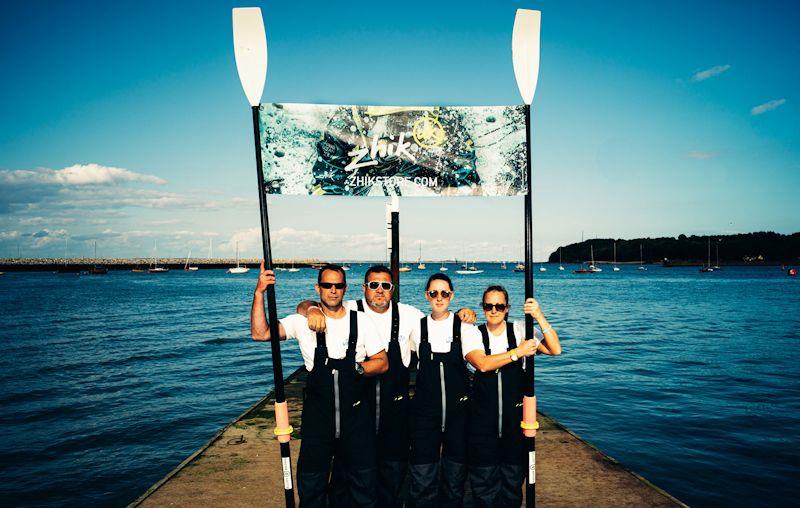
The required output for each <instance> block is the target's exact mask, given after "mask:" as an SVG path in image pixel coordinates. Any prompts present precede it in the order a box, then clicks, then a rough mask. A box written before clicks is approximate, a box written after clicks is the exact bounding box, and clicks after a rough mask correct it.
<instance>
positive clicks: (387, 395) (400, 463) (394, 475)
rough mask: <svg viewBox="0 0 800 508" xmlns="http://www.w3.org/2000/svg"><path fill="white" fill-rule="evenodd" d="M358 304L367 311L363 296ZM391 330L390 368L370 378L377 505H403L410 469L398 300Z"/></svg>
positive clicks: (407, 405) (405, 390)
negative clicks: (402, 495)
mask: <svg viewBox="0 0 800 508" xmlns="http://www.w3.org/2000/svg"><path fill="white" fill-rule="evenodd" d="M356 306H357V307H358V310H359V311H362V312H363V311H364V300H358V301H357V302H356ZM390 312H391V330H390V339H389V347H388V348H387V351H386V353H387V356H388V358H389V370H387V371H386V372H385V373H384V374H382V375H380V376H377V377H373V378H367V379H368V383H369V392H368V393H369V401H370V409H371V410H372V417H373V423H374V430H375V435H376V450H377V461H378V505H379V506H381V507H399V506H402V500H401V499H400V493H401V492H400V491H401V489H402V487H403V482H404V481H405V477H406V474H407V472H408V446H409V445H408V439H409V430H408V423H409V418H408V412H409V411H408V409H409V397H408V383H409V374H408V367H406V366H405V364H404V363H403V356H402V353H401V352H400V341H399V334H400V312H399V309H398V308H397V304H396V303H392V306H391V310H390Z"/></svg>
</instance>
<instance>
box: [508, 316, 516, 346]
mask: <svg viewBox="0 0 800 508" xmlns="http://www.w3.org/2000/svg"><path fill="white" fill-rule="evenodd" d="M506 337H508V350H509V351H511V350H512V349H514V348H515V347H517V337H516V335H514V323H512V322H510V321H506Z"/></svg>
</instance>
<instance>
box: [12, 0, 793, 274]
mask: <svg viewBox="0 0 800 508" xmlns="http://www.w3.org/2000/svg"><path fill="white" fill-rule="evenodd" d="M253 5H257V6H260V7H261V8H262V11H263V13H264V20H265V25H266V31H267V39H268V45H269V69H268V73H267V83H266V87H265V92H264V96H263V100H264V101H265V102H315V103H316V102H319V103H333V104H352V103H356V104H387V105H388V104H399V105H412V104H425V105H430V104H435V105H483V104H517V103H519V102H520V99H519V95H518V91H517V88H516V85H515V82H514V74H513V69H512V64H511V50H510V40H511V28H512V25H513V20H514V12H515V9H517V8H520V7H524V8H536V9H539V10H541V11H542V56H541V70H540V76H539V86H538V88H537V92H536V97H535V99H534V102H533V124H532V125H533V136H532V143H533V145H532V146H533V167H534V195H533V198H534V219H535V222H534V229H535V233H534V234H535V238H534V241H535V258H537V259H542V258H544V257H545V256H546V255H547V254H548V253H549V252H551V251H552V250H553V249H554V248H555V247H557V246H558V245H561V244H567V243H571V242H574V241H578V240H580V237H581V234H583V235H584V236H585V237H586V238H591V237H619V238H630V237H639V236H677V235H678V234H680V233H687V234H691V233H695V234H707V233H710V234H724V233H733V232H746V231H754V230H775V231H779V232H783V233H789V232H794V231H798V230H800V227H799V226H800V224H798V222H800V219H798V217H800V205H798V200H797V199H796V194H797V189H798V188H800V122H798V97H797V95H796V93H797V90H800V69H798V67H797V65H795V63H794V62H797V61H800V35H798V33H799V32H798V31H797V29H796V27H797V26H798V25H799V24H800V8H798V6H797V5H796V4H794V3H792V2H785V3H784V2H755V1H753V2H684V3H680V2H679V3H673V4H669V7H666V6H665V4H651V3H648V2H634V1H630V2H569V1H557V2H556V1H542V2H503V1H496V2H463V1H462V2H436V3H432V2H418V1H405V2H401V3H385V4H381V5H382V6H377V5H376V3H374V2H363V1H353V2H338V3H336V4H334V3H329V2H252V3H241V2H223V1H214V2H142V1H139V2H80V3H66V2H35V1H26V2H16V3H9V4H6V5H5V7H4V15H3V17H2V18H0V48H2V49H0V69H2V74H3V79H2V80H0V118H2V121H1V122H0V257H5V256H16V253H17V247H18V246H19V247H20V250H21V251H22V255H23V256H48V255H63V250H64V238H65V237H68V238H69V251H70V252H69V255H70V256H78V255H86V254H90V253H91V250H92V245H93V244H94V242H95V241H97V242H98V251H99V254H100V255H105V256H120V257H128V256H139V255H141V256H147V255H151V254H152V252H153V245H154V243H155V242H156V241H158V245H159V254H160V255H163V256H175V257H181V256H185V255H186V253H187V251H188V250H189V249H190V248H191V249H192V252H193V254H196V255H201V256H205V255H206V254H207V252H208V244H209V239H211V242H212V243H213V245H214V253H215V255H232V253H233V250H234V245H235V243H236V241H239V243H240V245H241V250H242V254H243V255H246V256H256V255H258V252H259V250H260V248H259V237H258V234H259V233H258V231H259V230H258V204H257V194H256V186H255V166H254V160H253V148H252V134H251V132H252V131H251V125H250V121H251V119H250V112H249V110H248V105H247V102H246V99H245V97H244V93H243V92H242V90H241V86H240V85H239V81H238V77H237V74H236V68H235V63H234V59H233V50H232V42H231V11H230V9H231V8H232V7H236V6H253ZM383 206H384V200H382V199H379V198H370V199H360V200H356V199H343V198H316V199H312V198H297V197H275V198H270V214H271V227H272V231H273V233H274V235H273V236H274V244H273V252H274V254H275V255H277V256H278V257H288V256H298V257H326V258H328V259H360V258H369V259H376V258H382V257H383V255H384V243H385V234H384V230H383V228H384V212H383ZM521 212H522V200H521V198H502V199H488V198H476V199H469V198H451V199H423V198H417V199H414V198H405V199H403V200H402V203H401V213H402V229H401V230H402V238H403V257H404V258H416V256H417V249H418V244H419V243H418V242H420V241H421V242H422V246H423V255H424V256H425V257H428V258H434V259H438V258H443V257H444V258H453V257H461V256H462V253H463V252H465V251H466V252H467V253H468V257H472V258H477V259H499V258H508V259H510V260H513V259H515V258H520V257H521V256H522V213H521Z"/></svg>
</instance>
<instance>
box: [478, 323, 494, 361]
mask: <svg viewBox="0 0 800 508" xmlns="http://www.w3.org/2000/svg"><path fill="white" fill-rule="evenodd" d="M478 330H480V331H481V337H483V352H484V353H486V356H489V355H490V354H492V348H491V347H489V329H488V328H486V324H482V325H480V326H479V327H478Z"/></svg>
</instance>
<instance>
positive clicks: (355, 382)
mask: <svg viewBox="0 0 800 508" xmlns="http://www.w3.org/2000/svg"><path fill="white" fill-rule="evenodd" d="M271 284H275V274H274V272H273V271H272V270H269V271H265V270H264V264H263V263H262V264H261V275H260V276H259V279H258V283H257V285H256V290H255V295H254V296H253V305H252V308H251V311H250V331H251V334H252V337H253V339H254V340H260V341H267V340H269V339H270V331H269V324H268V323H267V319H266V316H265V315H264V291H266V289H267V287H268V286H269V285H271ZM315 289H316V291H317V294H319V297H320V302H321V305H320V307H319V308H318V310H319V311H320V312H321V313H322V315H323V319H324V320H325V324H326V326H325V330H326V331H325V332H324V333H322V332H320V333H315V332H313V331H312V330H310V329H309V327H308V323H307V321H306V318H305V317H303V316H301V315H299V314H292V315H289V316H287V317H285V318H284V319H282V320H280V323H279V326H278V329H279V333H280V336H281V339H287V338H296V339H297V341H298V343H299V345H300V352H301V353H302V356H303V361H304V363H305V366H306V369H307V370H308V373H309V374H308V378H307V381H306V396H305V400H304V403H303V414H302V426H301V434H302V441H301V444H300V457H299V459H298V462H297V493H298V495H299V497H300V505H301V506H320V507H321V506H326V505H327V503H326V494H327V492H328V478H329V477H330V470H331V463H332V461H333V460H334V459H335V460H336V461H337V463H338V464H339V467H340V468H341V469H342V471H343V474H344V483H345V484H346V486H347V490H349V495H350V496H349V499H336V500H335V502H336V504H341V505H347V504H349V502H352V503H353V504H355V505H356V506H375V505H376V494H375V492H376V468H375V451H374V432H373V431H372V420H371V415H370V411H369V408H368V407H367V405H368V404H367V402H368V401H367V400H365V398H366V395H367V393H366V388H367V381H366V378H367V377H369V376H376V375H379V374H382V373H384V372H386V370H387V368H388V365H389V364H388V361H387V357H386V351H385V350H384V346H383V343H382V341H381V338H380V336H379V334H378V332H377V330H375V326H374V325H373V324H372V321H371V320H370V319H369V318H368V317H367V316H366V315H365V314H364V313H361V312H356V311H352V310H351V311H348V310H347V309H345V308H344V306H342V299H343V298H344V294H345V291H346V289H347V283H346V279H345V272H344V270H343V269H342V267H341V266H338V265H326V266H324V267H323V268H322V269H321V270H320V271H319V274H318V275H317V284H316V285H315ZM362 402H364V403H362Z"/></svg>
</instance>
